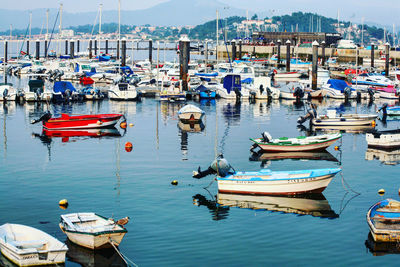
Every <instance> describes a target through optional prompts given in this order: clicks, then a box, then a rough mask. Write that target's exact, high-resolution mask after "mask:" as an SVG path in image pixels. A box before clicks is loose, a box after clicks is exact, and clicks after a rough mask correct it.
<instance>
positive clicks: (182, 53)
mask: <svg viewBox="0 0 400 267" xmlns="http://www.w3.org/2000/svg"><path fill="white" fill-rule="evenodd" d="M189 60H190V40H189V38H187V37H182V38H181V39H179V70H180V79H181V80H182V90H184V91H187V90H188V64H189Z"/></svg>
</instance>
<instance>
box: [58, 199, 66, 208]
mask: <svg viewBox="0 0 400 267" xmlns="http://www.w3.org/2000/svg"><path fill="white" fill-rule="evenodd" d="M58 205H59V206H60V208H61V209H63V210H65V209H67V207H68V200H66V199H61V200H60V201H59V202H58Z"/></svg>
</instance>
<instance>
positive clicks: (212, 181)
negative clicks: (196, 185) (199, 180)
mask: <svg viewBox="0 0 400 267" xmlns="http://www.w3.org/2000/svg"><path fill="white" fill-rule="evenodd" d="M217 170H218V168H217ZM214 181H215V179H212V180H211V182H210V183H209V184H208V185H207V186H206V187H203V188H204V189H206V190H207V188H209V187H210V186H211V185H212V184H213V183H214ZM207 191H208V190H207Z"/></svg>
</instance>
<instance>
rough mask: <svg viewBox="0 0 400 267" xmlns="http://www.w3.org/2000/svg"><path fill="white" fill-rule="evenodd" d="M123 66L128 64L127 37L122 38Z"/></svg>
mask: <svg viewBox="0 0 400 267" xmlns="http://www.w3.org/2000/svg"><path fill="white" fill-rule="evenodd" d="M121 66H122V67H125V66H126V39H125V38H124V39H122V59H121Z"/></svg>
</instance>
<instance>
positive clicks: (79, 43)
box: [76, 40, 81, 53]
mask: <svg viewBox="0 0 400 267" xmlns="http://www.w3.org/2000/svg"><path fill="white" fill-rule="evenodd" d="M80 49H81V41H80V40H78V41H76V52H78V53H79V52H80Z"/></svg>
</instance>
